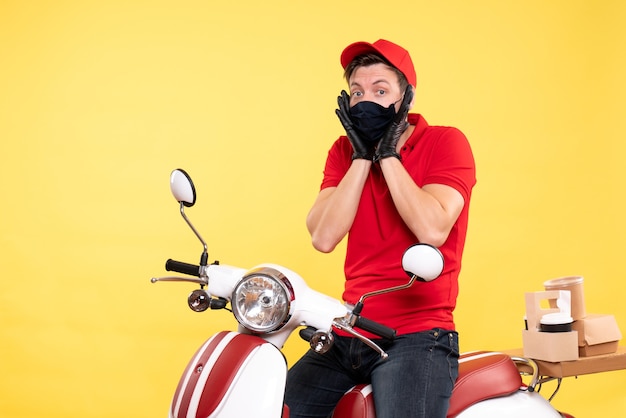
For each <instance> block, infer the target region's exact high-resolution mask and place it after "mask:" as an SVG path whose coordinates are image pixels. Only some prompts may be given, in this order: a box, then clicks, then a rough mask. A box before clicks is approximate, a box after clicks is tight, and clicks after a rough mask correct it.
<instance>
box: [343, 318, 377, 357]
mask: <svg viewBox="0 0 626 418" xmlns="http://www.w3.org/2000/svg"><path fill="white" fill-rule="evenodd" d="M333 326H335V328H337V329H340V330H342V331H345V332H347V333H348V334H350V335H352V336H353V337H356V338H358V339H359V340H361V341H362V342H363V343H365V344H366V345H367V346H368V347H370V348H371V349H372V350H374V351H376V352H377V353H378V354H380V358H382V359H383V360H386V359H387V358H388V357H389V354H387V353H386V352H385V350H383V349H382V348H380V347H379V346H378V345H377V344H376V343H375V342H374V341H372V340H370V339H369V338H367V337H366V336H365V335H363V334H361V333H360V332H358V331H356V330H355V329H354V328H352V326H351V325H350V324H349V323H348V322H347V321H346V320H345V318H341V319H340V320H339V319H335V320H334V321H333Z"/></svg>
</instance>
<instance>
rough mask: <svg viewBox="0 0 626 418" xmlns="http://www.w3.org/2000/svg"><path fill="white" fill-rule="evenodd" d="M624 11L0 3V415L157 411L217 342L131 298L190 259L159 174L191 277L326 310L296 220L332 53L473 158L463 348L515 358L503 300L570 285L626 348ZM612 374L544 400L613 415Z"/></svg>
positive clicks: (290, 351) (562, 1) (309, 188)
mask: <svg viewBox="0 0 626 418" xmlns="http://www.w3.org/2000/svg"><path fill="white" fill-rule="evenodd" d="M625 20H626V3H624V2H621V1H618V0H615V1H597V2H592V1H570V0H558V1H557V0H555V1H543V0H532V1H523V2H506V1H496V0H492V1H489V0H481V1H471V2H468V1H460V0H452V1H445V2H433V1H422V0H419V1H416V0H398V1H396V2H387V3H385V2H383V3H381V2H378V1H376V2H375V1H354V0H346V1H327V0H321V1H317V2H304V1H301V0H289V1H288V0H284V1H281V0H268V1H262V2H259V1H232V2H227V1H185V0H183V1H176V2H174V1H171V2H170V1H158V0H157V1H155V0H151V1H132V0H131V1H127V0H124V1H121V0H109V1H78V0H65V1H63V0H60V1H49V2H48V1H19V0H14V1H10V0H2V1H1V2H0V140H1V144H2V145H1V147H2V148H1V150H2V151H1V157H0V158H1V163H0V192H1V194H2V209H1V211H2V212H1V216H0V248H1V250H2V252H1V254H0V272H1V275H2V278H1V279H0V376H1V378H0V416H2V417H8V418H21V417H24V418H26V417H28V418H30V417H34V416H45V417H93V418H95V417H134V418H138V417H156V416H165V415H166V414H167V408H168V405H169V402H170V399H171V396H172V393H173V391H174V388H175V386H176V383H177V380H178V377H179V375H180V373H181V372H182V369H183V368H184V366H185V364H186V362H187V360H188V358H189V356H190V355H191V354H192V353H193V352H194V350H195V349H196V348H197V347H198V345H199V344H200V343H201V342H202V341H204V339H205V338H207V337H208V336H209V335H210V334H212V333H213V332H215V331H217V330H220V329H223V328H231V327H232V326H233V323H234V322H233V320H232V319H231V317H230V316H229V314H228V313H227V312H207V313H203V314H196V313H193V312H191V311H190V310H189V309H188V308H187V306H186V296H187V293H188V292H189V291H190V290H191V289H192V286H189V285H184V284H157V285H152V284H150V282H149V279H150V277H152V276H153V275H163V274H165V272H164V268H163V264H164V261H165V260H166V259H167V258H169V257H172V258H176V259H182V260H187V261H190V262H197V260H198V257H199V255H200V252H201V247H200V245H199V243H198V242H197V241H196V240H195V237H194V236H193V235H192V233H191V232H190V231H189V230H188V229H187V228H186V226H185V225H184V223H183V221H182V219H181V218H180V216H179V214H178V208H177V204H176V203H175V201H174V200H173V199H172V197H171V196H170V194H169V187H168V179H169V173H170V170H171V169H173V168H176V167H183V168H185V169H186V170H187V171H188V172H189V173H190V174H191V175H192V176H193V178H194V180H195V183H196V187H197V189H198V192H199V198H198V203H197V205H196V206H195V207H194V208H192V210H190V211H188V213H189V215H190V217H191V218H192V220H193V221H194V222H195V223H196V226H197V227H198V228H199V230H200V231H201V233H202V234H203V235H204V237H205V239H206V240H207V241H208V242H209V253H210V257H211V260H214V259H218V260H220V261H221V262H222V263H226V264H232V265H237V266H240V267H252V266H254V265H256V264H258V263H261V262H275V263H279V264H284V265H286V266H288V267H290V268H291V269H293V270H295V271H298V272H299V273H300V274H301V275H302V276H304V277H305V278H306V279H307V280H308V281H309V283H310V285H312V286H313V287H314V288H317V289H319V290H323V291H326V292H330V293H332V294H333V295H335V296H339V295H340V291H341V286H342V284H341V281H342V261H343V260H342V256H343V247H341V248H339V249H338V250H337V251H336V252H335V253H333V254H331V255H323V254H320V253H316V252H315V251H314V250H313V249H312V247H311V245H310V243H309V237H308V234H307V232H306V229H305V226H304V219H305V216H306V213H307V211H308V209H309V207H310V205H311V203H312V201H313V199H314V198H315V196H316V194H317V191H318V187H319V183H320V180H321V171H322V168H323V164H324V159H325V156H326V152H327V150H328V148H329V146H330V145H331V143H332V142H333V141H334V139H335V138H336V137H337V135H339V134H340V133H341V131H342V130H341V126H340V124H339V123H338V121H337V120H336V117H335V115H334V108H335V100H336V96H337V94H338V93H339V91H340V90H341V89H342V88H343V87H344V82H343V80H342V78H341V68H340V65H339V54H340V52H341V50H342V48H343V47H344V46H345V45H347V44H348V43H350V42H353V41H357V40H368V41H374V40H376V39H378V38H381V37H382V38H387V39H390V40H393V41H396V42H398V43H400V44H401V45H403V46H405V47H406V48H408V49H409V50H410V51H411V52H412V56H413V59H414V61H415V64H416V67H417V74H418V87H417V100H416V106H415V109H414V110H416V111H418V112H421V113H423V114H424V115H425V117H426V119H427V120H428V121H429V122H430V123H431V124H444V125H453V126H456V127H458V128H460V129H461V130H463V131H464V132H465V134H466V135H467V136H468V138H469V140H470V142H471V144H472V147H473V150H474V153H475V158H476V162H477V166H478V185H477V187H476V188H475V193H474V199H473V202H472V207H471V213H470V231H469V234H468V241H467V247H466V254H465V258H464V269H463V271H462V275H461V286H462V289H461V292H462V293H461V296H460V298H459V306H458V309H457V316H456V317H457V323H458V328H459V331H460V333H461V344H462V347H461V348H462V351H470V350H477V349H496V350H497V349H507V348H514V347H519V346H521V331H520V330H521V328H522V318H523V316H524V306H523V293H524V292H526V291H535V290H542V283H543V281H544V280H547V279H550V278H554V277H559V276H565V275H572V274H577V275H583V276H584V277H585V285H584V286H585V297H586V302H587V312H590V313H611V314H614V315H615V316H616V319H617V321H618V324H620V325H621V327H622V331H626V304H625V303H624V295H625V291H626V285H625V284H624V280H625V279H626V265H625V264H624V254H623V252H624V250H625V246H624V244H623V237H624V236H625V235H626V221H625V220H624V216H623V207H624V201H625V199H624V196H623V193H624V185H623V182H624V179H625V177H626V175H625V174H624V162H623V161H624V159H625V158H626V141H625V138H624V133H623V132H624V116H625V115H624V110H625V109H624V97H626V82H625V81H624V73H625V72H626V61H625V54H624V51H625V50H626V45H625V41H626V29H624V25H623V22H624V21H625ZM304 349H305V345H304V343H301V342H300V341H299V340H298V339H297V337H296V336H294V337H293V338H292V339H291V340H290V341H289V343H288V346H287V350H286V353H287V357H288V359H289V361H290V362H293V361H295V359H297V357H298V356H299V355H300V353H301V352H302V351H303V350H304ZM625 378H626V372H624V371H617V372H610V373H604V374H598V375H586V376H581V377H579V378H578V379H574V378H568V379H566V380H565V382H564V383H563V387H562V389H561V392H560V393H559V395H557V397H556V399H555V401H554V404H555V405H556V406H557V407H558V408H560V409H562V410H564V411H567V412H570V413H572V414H574V415H575V416H576V417H599V416H626V394H625V393H624V381H625ZM548 393H549V391H548Z"/></svg>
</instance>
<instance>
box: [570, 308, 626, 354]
mask: <svg viewBox="0 0 626 418" xmlns="http://www.w3.org/2000/svg"><path fill="white" fill-rule="evenodd" d="M572 328H573V329H574V330H576V331H577V332H578V354H579V355H580V357H590V356H598V355H601V354H611V353H615V352H616V351H617V347H618V344H619V340H621V338H622V334H621V332H620V330H619V327H618V326H617V322H616V321H615V317H614V316H613V315H600V314H588V315H587V316H586V317H584V318H583V319H580V320H578V321H574V324H573V325H572Z"/></svg>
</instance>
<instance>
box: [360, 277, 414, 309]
mask: <svg viewBox="0 0 626 418" xmlns="http://www.w3.org/2000/svg"><path fill="white" fill-rule="evenodd" d="M415 280H417V276H416V275H413V276H412V277H411V280H409V282H408V283H407V284H403V285H400V286H396V287H390V288H387V289H382V290H375V291H373V292H369V293H366V294H364V295H363V296H361V299H359V302H358V303H357V306H359V305H360V309H359V313H360V312H361V309H362V308H363V302H365V299H367V298H369V297H370V296H378V295H382V294H385V293H389V292H395V291H396V290H404V289H408V288H409V287H411V285H413V282H415Z"/></svg>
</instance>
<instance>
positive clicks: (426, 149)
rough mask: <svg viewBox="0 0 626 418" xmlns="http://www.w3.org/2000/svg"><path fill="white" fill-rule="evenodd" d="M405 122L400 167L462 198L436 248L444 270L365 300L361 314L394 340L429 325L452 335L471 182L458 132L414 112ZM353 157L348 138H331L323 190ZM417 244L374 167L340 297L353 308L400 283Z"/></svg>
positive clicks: (471, 167) (468, 154)
mask: <svg viewBox="0 0 626 418" xmlns="http://www.w3.org/2000/svg"><path fill="white" fill-rule="evenodd" d="M409 122H410V123H411V125H415V130H414V131H413V133H412V134H411V136H410V137H409V139H408V140H407V141H406V143H405V145H404V146H403V147H402V150H401V151H400V155H401V157H402V164H403V165H404V167H405V169H406V170H407V171H408V173H409V174H410V176H411V177H412V178H413V180H414V181H415V183H416V184H417V185H418V186H420V187H422V186H424V185H426V184H435V183H436V184H444V185H447V186H450V187H453V188H454V189H456V190H458V191H459V193H461V195H462V196H463V199H464V200H465V205H464V207H463V210H462V211H461V214H460V215H459V218H458V220H457V221H456V223H455V224H454V226H453V227H452V230H451V231H450V234H449V236H448V239H447V240H446V242H445V243H444V244H443V245H442V246H441V247H440V248H439V250H440V251H441V252H442V254H443V256H444V271H443V273H442V275H441V276H440V277H439V278H437V279H435V280H433V281H431V282H428V283H423V282H416V283H415V284H414V285H413V286H412V287H411V288H410V289H406V290H401V291H398V292H391V293H388V294H383V295H380V296H374V297H371V298H369V299H367V302H366V303H365V308H364V310H363V316H365V317H367V318H369V319H372V320H375V321H377V322H380V323H382V324H385V325H387V326H389V327H392V328H394V329H396V330H397V332H398V335H401V334H406V333H411V332H418V331H425V330H428V329H432V328H443V329H447V330H454V320H453V315H452V312H453V310H454V308H455V306H456V298H457V295H458V276H459V271H460V269H461V256H462V254H463V247H464V244H465V235H466V231H467V218H468V209H469V201H470V197H471V191H472V187H473V186H474V184H475V183H476V172H475V164H474V157H473V155H472V150H471V148H470V145H469V143H468V141H467V138H466V137H465V135H463V133H462V132H461V131H459V130H458V129H456V128H452V127H442V126H429V125H428V123H427V122H426V120H424V118H423V117H422V116H421V115H417V114H410V115H409ZM352 153H353V150H352V145H351V144H350V141H349V140H348V138H347V137H345V136H341V137H339V139H338V140H337V141H335V143H334V144H333V146H332V148H331V149H330V151H329V153H328V158H327V160H326V167H325V169H324V180H323V182H322V186H321V188H322V189H324V188H326V187H334V186H337V185H338V184H339V182H340V181H341V179H342V178H343V177H344V175H345V174H346V172H347V171H348V168H349V167H350V164H351V162H352V158H351V157H352ZM416 242H418V241H417V238H416V237H415V235H414V234H413V233H412V232H411V230H410V229H409V228H408V227H407V226H406V225H405V223H404V221H403V220H402V218H401V217H400V215H399V214H398V212H397V210H396V208H395V206H394V204H393V201H392V199H391V194H390V192H389V189H388V187H387V183H386V182H385V179H384V177H383V175H382V171H381V169H380V167H379V166H378V164H374V165H372V169H371V171H370V174H369V176H368V178H367V181H366V183H365V187H364V189H363V193H362V195H361V201H360V203H359V207H358V210H357V213H356V217H355V219H354V223H353V224H352V227H351V229H350V232H349V234H348V242H347V253H346V260H345V265H344V272H345V276H346V283H345V291H344V294H343V299H344V300H345V301H347V302H348V303H352V304H354V303H356V302H357V301H358V299H359V298H360V297H361V295H363V294H364V293H367V292H370V291H373V290H379V289H383V288H387V287H391V286H397V285H400V284H404V283H406V282H407V281H408V280H409V277H408V276H407V274H406V273H405V272H404V270H403V269H402V264H401V261H402V254H403V253H404V251H405V250H406V249H407V248H408V247H409V246H411V245H412V244H415V243H416Z"/></svg>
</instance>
